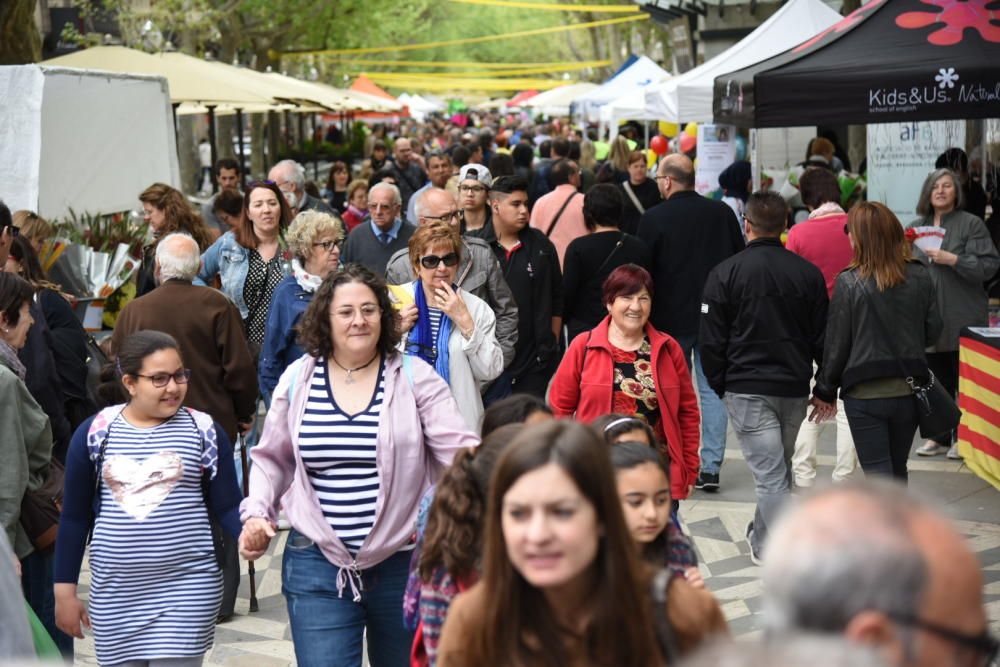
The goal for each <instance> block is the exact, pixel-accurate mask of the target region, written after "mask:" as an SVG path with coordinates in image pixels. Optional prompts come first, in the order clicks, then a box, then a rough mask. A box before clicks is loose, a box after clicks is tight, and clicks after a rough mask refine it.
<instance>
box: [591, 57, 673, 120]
mask: <svg viewBox="0 0 1000 667" xmlns="http://www.w3.org/2000/svg"><path fill="white" fill-rule="evenodd" d="M669 78H670V73H669V72H667V71H666V70H665V69H663V68H662V67H660V66H659V65H657V64H656V63H654V62H653V61H652V60H650V59H649V58H647V57H646V56H639V58H637V59H636V61H635V62H634V63H632V66H631V67H629V68H628V69H626V70H623V71H621V72H619V73H618V74H617V75H616V76H614V77H612V78H611V79H609V80H607V81H605V82H604V83H603V84H601V85H600V86H599V87H598V88H596V89H594V90H592V91H590V92H589V93H586V94H585V95H582V96H580V97H578V98H576V99H575V100H574V102H575V103H576V104H578V105H579V106H580V109H579V110H580V113H582V114H583V116H584V117H585V118H586V119H587V120H589V121H596V120H598V118H599V114H598V111H597V110H598V109H599V108H600V107H601V106H603V105H605V104H607V103H608V102H611V101H613V100H617V99H618V98H620V97H622V96H623V95H625V94H627V93H631V92H633V91H635V89H636V88H646V87H648V86H652V85H654V84H657V83H659V82H661V81H664V80H666V79H669Z"/></svg>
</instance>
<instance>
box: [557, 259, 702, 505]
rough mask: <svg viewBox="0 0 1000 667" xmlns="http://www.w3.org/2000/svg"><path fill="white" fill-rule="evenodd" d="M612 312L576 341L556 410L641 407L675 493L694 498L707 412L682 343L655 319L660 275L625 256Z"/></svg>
mask: <svg viewBox="0 0 1000 667" xmlns="http://www.w3.org/2000/svg"><path fill="white" fill-rule="evenodd" d="M603 296H604V298H603V301H604V305H605V306H606V307H607V309H608V317H606V318H604V320H603V321H602V322H601V323H600V324H598V325H597V326H596V327H594V328H593V329H591V330H590V331H588V332H585V333H582V334H580V335H579V336H577V337H576V338H575V339H574V340H573V342H572V343H571V344H570V346H569V349H568V350H567V351H566V356H564V357H563V360H562V363H561V364H560V365H559V369H558V370H557V371H556V374H555V377H554V378H553V380H552V388H551V389H550V391H549V403H550V405H551V406H552V410H553V412H554V413H555V415H556V416H557V417H576V419H577V420H579V421H581V422H591V421H593V420H594V419H596V418H597V417H600V416H602V415H606V414H609V413H612V412H617V413H621V414H625V415H635V416H636V417H638V418H640V419H643V420H645V421H647V422H648V423H649V424H650V425H651V426H652V427H653V432H654V433H656V436H657V440H658V441H659V447H660V451H661V452H662V453H663V454H664V456H666V457H667V458H668V459H669V461H670V490H671V497H672V498H673V499H674V500H675V501H677V500H681V499H683V498H687V497H688V495H689V493H690V491H691V486H693V485H694V482H695V479H697V477H698V467H699V459H698V447H699V444H700V437H701V430H700V414H699V412H698V400H697V398H696V396H695V391H694V386H693V385H692V384H691V373H690V371H689V370H688V366H687V363H686V361H685V359H684V352H683V351H682V350H681V346H680V345H679V344H678V343H677V341H676V340H674V339H673V338H672V337H670V336H668V335H667V334H665V333H663V332H661V331H657V330H656V329H654V328H653V326H652V325H651V324H649V311H650V308H651V306H652V300H653V279H652V278H651V277H650V275H649V272H647V271H646V270H645V269H643V268H642V267H639V266H636V265H635V264H625V265H624V266H620V267H618V268H617V269H615V270H614V271H613V272H612V273H611V275H609V276H608V278H607V280H605V281H604V295H603Z"/></svg>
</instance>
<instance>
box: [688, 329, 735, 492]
mask: <svg viewBox="0 0 1000 667" xmlns="http://www.w3.org/2000/svg"><path fill="white" fill-rule="evenodd" d="M677 342H678V343H679V344H680V346H681V349H682V350H684V359H685V360H687V363H688V370H692V364H691V354H692V352H693V353H694V367H693V370H694V375H695V378H696V381H697V384H698V403H699V405H700V407H701V472H705V473H710V474H713V475H718V474H719V469H720V468H721V467H722V459H723V457H724V456H725V454H726V427H727V425H728V423H729V417H728V415H727V414H726V406H725V404H724V403H723V402H722V399H721V398H719V397H718V395H716V393H715V392H714V391H712V388H711V387H709V386H708V380H706V379H705V371H704V370H702V368H701V351H700V350H699V348H698V337H697V336H681V337H680V338H677Z"/></svg>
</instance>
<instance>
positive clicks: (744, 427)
mask: <svg viewBox="0 0 1000 667" xmlns="http://www.w3.org/2000/svg"><path fill="white" fill-rule="evenodd" d="M724 400H725V403H726V409H727V411H728V412H729V418H730V419H731V420H732V422H733V430H734V431H736V432H737V433H747V432H750V431H755V430H757V428H759V427H760V420H761V414H762V412H763V410H762V407H763V406H762V405H761V399H760V398H758V397H756V396H748V395H744V394H730V393H727V394H726V396H725V399H724Z"/></svg>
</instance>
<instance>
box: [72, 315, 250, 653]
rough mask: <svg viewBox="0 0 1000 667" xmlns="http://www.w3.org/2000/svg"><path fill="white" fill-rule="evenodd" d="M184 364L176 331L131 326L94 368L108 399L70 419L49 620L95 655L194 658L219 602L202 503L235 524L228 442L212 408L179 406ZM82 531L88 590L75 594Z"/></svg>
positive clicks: (206, 645) (205, 646)
mask: <svg viewBox="0 0 1000 667" xmlns="http://www.w3.org/2000/svg"><path fill="white" fill-rule="evenodd" d="M190 377H191V371H189V370H188V369H186V368H185V367H184V362H183V360H182V359H181V355H180V351H179V349H178V345H177V341H175V340H174V339H173V338H172V337H171V336H169V335H167V334H165V333H162V332H160V331H139V332H136V333H134V334H132V335H131V336H129V337H128V338H126V339H125V340H124V341H123V342H122V344H121V345H120V346H119V348H118V355H117V357H116V359H115V361H114V363H113V364H111V365H109V367H108V368H107V369H105V371H104V373H102V379H104V380H105V381H106V382H105V384H104V385H102V386H101V393H102V395H103V396H104V397H105V398H106V399H107V400H108V401H109V402H111V403H115V405H112V406H111V407H108V408H105V409H104V410H102V411H101V412H98V413H97V414H96V415H94V417H92V418H91V419H88V420H87V421H85V422H84V423H83V424H81V425H80V428H79V429H77V431H76V434H75V435H74V436H73V440H72V442H71V443H70V449H69V454H68V456H67V460H66V481H65V491H64V505H63V512H62V517H61V519H60V522H59V537H58V539H57V540H56V563H55V577H54V579H55V598H56V603H55V609H56V612H55V614H56V624H57V625H58V626H59V628H60V629H61V630H62V631H63V632H66V633H67V634H69V635H72V636H74V637H77V638H78V639H83V631H82V629H81V624H82V625H83V626H86V627H88V628H92V629H93V632H94V643H95V645H96V648H97V660H98V662H99V663H100V664H102V665H119V664H123V663H128V664H141V665H148V664H151V663H156V662H158V663H161V664H162V663H166V662H169V663H170V664H171V665H176V666H191V665H200V664H201V662H202V659H203V658H204V655H205V653H206V652H207V651H208V650H209V649H210V648H211V646H212V640H213V637H214V634H215V622H216V618H217V615H218V613H219V605H220V604H221V602H222V572H221V570H220V569H219V564H218V561H217V559H216V555H215V549H214V543H213V539H212V533H211V529H210V528H209V517H208V513H209V512H211V513H212V515H213V516H214V517H215V518H216V519H217V520H218V522H219V523H220V524H221V525H222V526H223V528H224V529H225V530H227V531H228V532H229V533H230V534H232V535H233V536H234V537H235V536H236V535H238V534H239V532H240V521H239V513H238V512H239V503H240V499H241V496H242V494H240V490H239V488H238V487H237V486H236V476H235V471H234V468H233V466H232V465H225V464H224V465H219V462H220V461H221V462H223V463H225V462H227V461H232V456H233V452H232V448H231V446H230V444H229V439H228V437H227V436H226V430H225V429H224V428H222V427H221V426H219V424H217V423H215V422H214V421H213V420H212V418H211V417H210V416H209V415H207V414H205V413H203V412H199V411H197V410H193V409H191V408H186V407H184V398H185V395H186V393H187V386H188V380H189V379H190ZM88 533H90V535H91V541H90V556H89V563H90V590H89V592H88V604H87V605H86V606H85V605H84V603H83V602H81V601H80V599H79V598H78V597H77V593H76V589H77V582H78V580H79V577H80V564H81V562H82V561H83V556H84V551H85V550H86V548H87V536H88Z"/></svg>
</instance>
